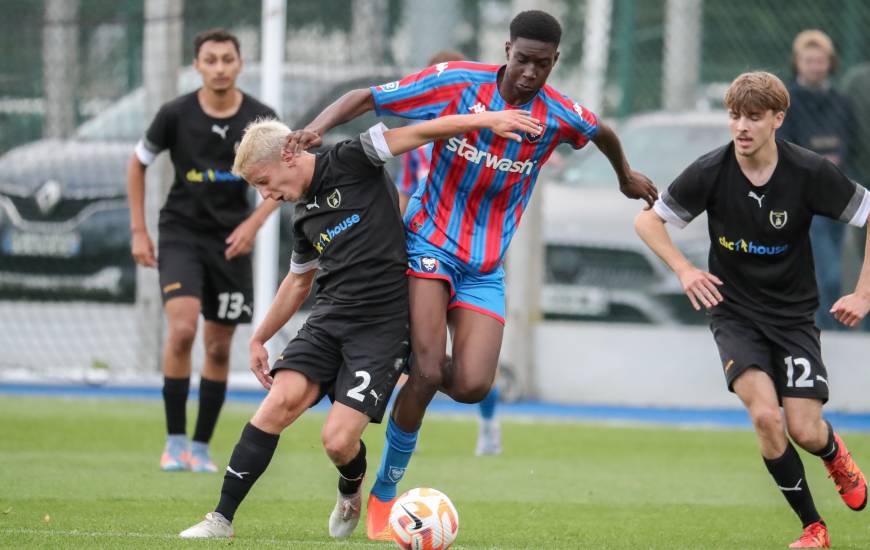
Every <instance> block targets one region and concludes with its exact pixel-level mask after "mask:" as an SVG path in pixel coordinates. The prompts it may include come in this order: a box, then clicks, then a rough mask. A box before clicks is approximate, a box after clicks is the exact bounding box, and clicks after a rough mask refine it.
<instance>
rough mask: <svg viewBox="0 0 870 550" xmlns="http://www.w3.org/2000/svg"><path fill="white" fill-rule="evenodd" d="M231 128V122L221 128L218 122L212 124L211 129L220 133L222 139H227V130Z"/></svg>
mask: <svg viewBox="0 0 870 550" xmlns="http://www.w3.org/2000/svg"><path fill="white" fill-rule="evenodd" d="M229 130H230V125H229V124H227V125H226V126H224V127H223V128H221V127H220V126H218V125H217V124H212V125H211V131H212V132H214V133H216V134H217V135H219V136H220V137H221V139H227V132H229Z"/></svg>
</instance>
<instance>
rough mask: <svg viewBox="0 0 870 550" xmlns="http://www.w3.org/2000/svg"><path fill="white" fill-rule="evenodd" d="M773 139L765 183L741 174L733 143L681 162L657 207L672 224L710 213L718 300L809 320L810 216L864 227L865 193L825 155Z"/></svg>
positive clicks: (745, 310) (781, 320) (763, 314)
mask: <svg viewBox="0 0 870 550" xmlns="http://www.w3.org/2000/svg"><path fill="white" fill-rule="evenodd" d="M776 146H777V150H778V155H779V158H778V161H777V165H776V168H775V169H774V172H773V174H772V175H771V177H770V179H769V180H768V181H767V183H765V184H764V185H763V186H761V187H756V186H754V185H753V184H752V183H750V181H749V180H748V179H747V178H746V176H745V175H744V174H743V172H742V171H741V169H740V166H739V164H738V163H737V158H736V156H735V152H734V146H733V143H732V144H729V145H727V146H725V147H721V148H719V149H716V150H715V151H712V152H710V153H708V154H706V155H704V156H702V157H700V158H699V159H698V160H696V161H695V162H694V163H692V164H691V165H690V166H689V167H688V168H686V170H685V171H684V172H683V173H682V174H680V176H679V177H678V178H677V179H676V180H674V182H673V183H672V184H671V185H670V187H668V189H667V191H665V192H664V193H662V195H661V197H660V199H659V200H658V201H657V202H656V204H655V206H654V209H655V212H656V213H657V214H658V215H659V216H660V217H661V218H662V219H664V220H665V221H666V222H668V223H672V224H674V225H676V226H677V227H684V226H685V225H686V224H687V223H689V222H690V221H691V220H692V219H694V218H695V217H696V216H698V215H699V214H700V213H701V212H704V211H706V212H707V220H708V228H709V232H710V241H711V244H710V258H709V269H710V272H711V273H712V274H714V275H716V276H717V277H719V278H720V279H721V280H722V282H723V285H722V286H721V287H720V291H721V293H722V295H723V297H724V298H725V300H724V301H723V302H722V304H720V305H719V306H717V307H721V308H724V309H728V310H732V311H734V312H736V313H738V314H741V315H746V316H748V317H749V318H751V319H754V320H758V321H762V322H769V323H774V324H791V323H794V322H803V321H806V320H809V319H812V318H813V315H814V313H815V311H816V309H817V308H818V306H819V300H818V290H817V288H816V278H815V270H814V267H813V253H812V247H811V244H810V237H809V229H810V223H811V222H812V219H813V216H816V215H818V216H826V217H828V218H833V219H835V220H840V221H843V222H846V223H849V224H851V225H855V226H858V227H861V226H863V225H864V223H865V221H866V220H867V216H868V213H870V194H868V193H867V192H865V190H864V188H863V187H861V186H860V185H857V184H856V183H855V182H853V181H851V180H849V179H848V178H847V177H846V176H845V175H843V173H842V172H841V171H840V170H839V169H838V168H837V167H836V166H835V165H834V164H832V163H831V162H830V161H828V160H826V159H825V158H823V157H821V156H819V155H817V154H815V153H813V152H811V151H809V150H807V149H804V148H802V147H799V146H797V145H794V144H791V143H789V142H786V141H782V140H777V142H776Z"/></svg>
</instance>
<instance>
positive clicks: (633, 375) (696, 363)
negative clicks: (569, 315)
mask: <svg viewBox="0 0 870 550" xmlns="http://www.w3.org/2000/svg"><path fill="white" fill-rule="evenodd" d="M537 343H538V350H537V371H536V378H535V381H536V387H537V390H538V395H539V396H540V398H541V399H544V400H546V401H553V402H559V403H584V404H604V405H622V406H639V407H642V406H655V407H676V408H689V407H691V408H740V407H741V404H740V401H739V400H738V399H737V397H736V396H735V395H734V394H732V393H730V392H729V391H728V390H727V389H726V387H725V377H724V375H723V374H722V366H721V362H720V360H719V353H718V351H717V348H716V344H715V343H714V341H713V336H712V335H711V334H710V331H709V329H707V328H706V327H685V326H682V327H646V326H644V327H639V326H637V325H613V324H597V323H567V322H545V323H542V324H541V325H540V327H539V328H538V335H537ZM822 354H823V358H824V360H825V364H826V366H827V368H828V375H829V377H828V380H829V382H830V393H831V400H830V401H829V403H828V406H827V407H828V408H829V409H831V410H840V411H853V412H858V411H860V412H870V360H868V355H870V336H868V335H866V334H861V333H830V334H827V335H823V337H822Z"/></svg>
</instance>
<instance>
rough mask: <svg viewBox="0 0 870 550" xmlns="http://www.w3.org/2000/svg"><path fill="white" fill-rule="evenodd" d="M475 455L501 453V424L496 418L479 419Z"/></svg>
mask: <svg viewBox="0 0 870 550" xmlns="http://www.w3.org/2000/svg"><path fill="white" fill-rule="evenodd" d="M474 454H476V455H477V456H485V455H499V454H501V426H499V424H498V421H497V420H496V419H494V418H493V419H490V420H483V419H481V420H480V426H479V428H478V431H477V448H476V449H475V451H474Z"/></svg>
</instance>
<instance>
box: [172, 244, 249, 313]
mask: <svg viewBox="0 0 870 550" xmlns="http://www.w3.org/2000/svg"><path fill="white" fill-rule="evenodd" d="M226 248H227V244H226V243H225V242H224V240H223V239H222V238H221V237H220V236H218V237H212V236H208V235H196V234H194V233H190V232H186V231H180V230H179V231H175V230H173V231H166V230H165V229H161V231H160V241H159V245H158V252H157V264H158V271H159V272H160V288H161V294H162V296H163V303H164V304H165V303H166V301H167V300H170V299H172V298H175V297H178V296H192V297H194V298H199V300H200V301H201V302H202V316H203V317H205V318H206V319H207V320H209V321H216V322H218V323H223V324H227V325H237V324H241V323H250V322H251V317H252V316H253V313H254V283H253V278H254V277H253V267H252V265H251V256H250V254H246V255H244V256H236V257H235V258H233V259H232V260H227V259H226V258H225V257H224V251H225V250H226Z"/></svg>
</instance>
